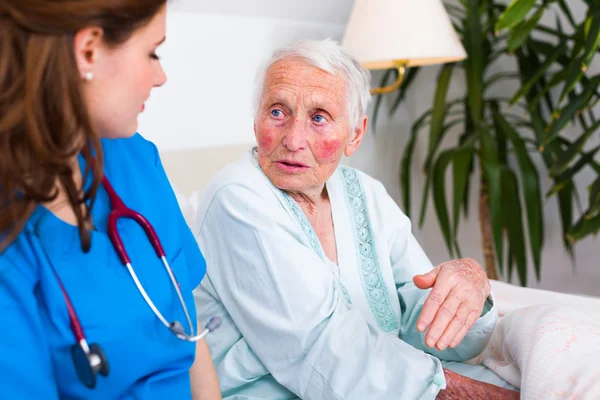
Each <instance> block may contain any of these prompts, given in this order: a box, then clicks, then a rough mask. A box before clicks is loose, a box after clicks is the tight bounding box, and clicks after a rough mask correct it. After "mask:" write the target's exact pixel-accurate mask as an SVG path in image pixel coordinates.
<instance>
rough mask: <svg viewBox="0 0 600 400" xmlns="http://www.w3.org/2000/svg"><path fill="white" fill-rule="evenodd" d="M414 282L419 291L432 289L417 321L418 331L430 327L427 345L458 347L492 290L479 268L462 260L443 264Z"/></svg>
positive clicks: (465, 259)
mask: <svg viewBox="0 0 600 400" xmlns="http://www.w3.org/2000/svg"><path fill="white" fill-rule="evenodd" d="M413 280H414V283H415V285H416V286H417V287H418V288H420V289H429V288H431V287H433V289H432V290H431V293H429V296H428V297H427V299H426V300H425V304H424V305H423V309H422V311H421V315H420V316H419V319H418V321H417V329H418V330H419V332H425V330H427V328H429V331H428V332H427V335H426V336H425V343H426V344H427V346H429V347H434V346H435V347H437V349H438V350H445V349H446V348H447V347H448V346H450V347H456V346H458V344H459V343H460V342H461V341H462V340H463V338H464V337H465V335H466V334H467V332H468V331H469V329H471V327H472V326H473V324H474V323H475V321H477V319H478V318H479V316H480V315H481V312H482V311H483V306H484V304H485V300H486V299H487V297H488V296H489V294H490V291H491V286H490V282H489V281H488V279H487V277H486V275H485V272H484V271H483V269H482V268H481V266H480V265H479V264H478V263H477V262H476V261H475V260H472V259H470V258H463V259H461V260H454V261H449V262H445V263H442V264H440V265H438V266H437V267H435V268H434V269H433V270H431V271H430V272H428V273H427V274H424V275H416V276H415V277H414V278H413Z"/></svg>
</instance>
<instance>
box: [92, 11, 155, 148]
mask: <svg viewBox="0 0 600 400" xmlns="http://www.w3.org/2000/svg"><path fill="white" fill-rule="evenodd" d="M165 22H166V7H163V8H162V9H161V11H160V12H159V13H157V14H156V15H155V16H154V18H153V19H152V20H151V21H150V22H149V23H148V24H147V25H145V26H144V27H142V28H140V29H138V30H137V31H136V32H134V33H133V35H132V36H131V37H130V38H129V39H128V40H127V41H126V42H125V43H123V44H121V45H119V46H118V47H116V48H110V47H108V46H106V45H104V44H100V45H98V46H97V47H96V48H95V49H94V59H93V63H91V64H90V65H89V67H86V68H87V69H88V70H90V71H91V72H92V73H93V74H94V77H93V79H92V80H91V81H89V82H85V84H84V85H83V93H84V97H85V100H86V103H87V106H88V110H89V113H90V118H91V121H92V124H93V125H94V127H95V128H96V129H97V131H98V133H99V134H100V136H101V137H108V138H120V137H129V136H131V135H133V134H134V133H135V132H136V130H137V126H138V116H139V114H140V112H142V111H143V109H144V103H145V102H146V100H147V99H148V97H149V96H150V91H151V90H152V88H154V87H158V86H162V85H163V84H164V83H165V82H166V79H167V78H166V76H165V73H164V71H163V69H162V67H161V65H160V62H159V59H158V56H157V55H156V51H157V48H158V46H159V45H160V44H161V43H162V42H163V41H164V39H165Z"/></svg>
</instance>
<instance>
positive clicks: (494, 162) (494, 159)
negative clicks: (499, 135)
mask: <svg viewBox="0 0 600 400" xmlns="http://www.w3.org/2000/svg"><path fill="white" fill-rule="evenodd" d="M478 134H479V137H480V152H481V154H480V157H479V159H480V162H481V164H482V168H483V173H484V176H485V180H486V182H487V188H486V191H487V193H488V204H489V209H490V220H491V225H492V233H493V236H494V245H495V248H496V257H497V258H498V263H499V264H500V265H503V258H504V254H503V251H504V250H503V243H502V177H501V169H500V163H499V161H498V150H497V148H496V144H495V143H494V139H493V137H492V136H491V135H490V133H489V132H488V131H487V130H486V129H480V130H479V131H478Z"/></svg>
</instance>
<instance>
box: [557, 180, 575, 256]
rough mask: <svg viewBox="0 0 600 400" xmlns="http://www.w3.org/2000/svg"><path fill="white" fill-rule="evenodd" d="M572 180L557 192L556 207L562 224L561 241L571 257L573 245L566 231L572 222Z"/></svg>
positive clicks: (569, 228)
mask: <svg viewBox="0 0 600 400" xmlns="http://www.w3.org/2000/svg"><path fill="white" fill-rule="evenodd" d="M573 188H574V186H573V182H569V183H568V184H567V185H566V187H565V189H564V190H561V191H560V192H559V193H558V209H559V211H560V221H561V225H562V233H563V243H564V246H565V249H567V252H568V253H569V254H570V255H571V259H573V246H572V245H571V242H570V241H569V239H568V233H569V231H570V230H571V226H572V224H573Z"/></svg>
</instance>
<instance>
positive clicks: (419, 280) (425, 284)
mask: <svg viewBox="0 0 600 400" xmlns="http://www.w3.org/2000/svg"><path fill="white" fill-rule="evenodd" d="M440 267H441V265H438V266H437V267H435V268H434V269H432V270H431V271H429V272H428V273H426V274H421V275H415V276H414V277H413V282H414V283H415V286H416V287H418V288H419V289H429V288H430V287H432V286H433V285H434V284H435V281H436V279H437V276H438V274H439V272H440Z"/></svg>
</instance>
